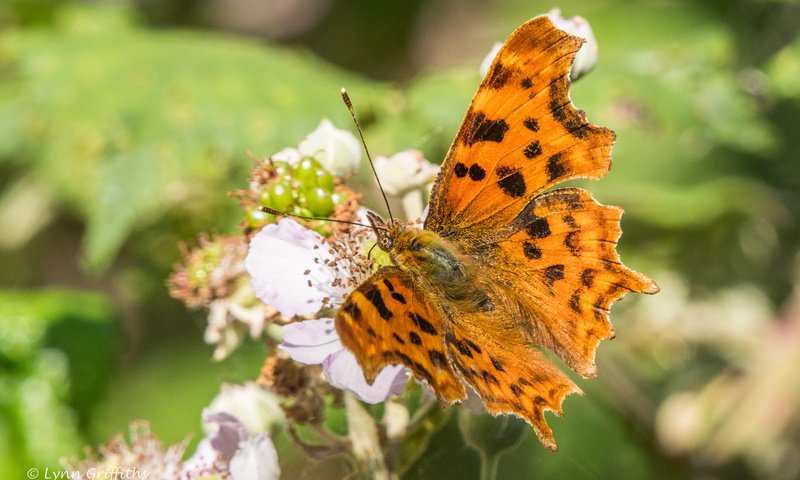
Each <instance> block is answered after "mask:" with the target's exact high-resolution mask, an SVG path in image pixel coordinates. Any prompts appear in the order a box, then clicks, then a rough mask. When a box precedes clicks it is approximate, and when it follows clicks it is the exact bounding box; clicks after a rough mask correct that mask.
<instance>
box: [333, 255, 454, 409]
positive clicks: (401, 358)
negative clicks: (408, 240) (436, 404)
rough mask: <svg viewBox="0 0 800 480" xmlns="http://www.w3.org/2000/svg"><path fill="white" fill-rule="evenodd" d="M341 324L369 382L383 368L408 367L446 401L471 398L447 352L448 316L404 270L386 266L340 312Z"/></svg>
mask: <svg viewBox="0 0 800 480" xmlns="http://www.w3.org/2000/svg"><path fill="white" fill-rule="evenodd" d="M335 323H336V330H337V332H338V333H339V338H340V339H341V341H342V344H343V345H344V346H345V347H346V348H347V349H348V350H350V351H351V352H353V354H354V355H355V356H356V360H357V361H358V364H359V365H361V368H362V369H363V370H364V376H365V377H366V380H367V382H368V383H369V384H372V382H374V381H375V377H377V375H378V373H379V372H380V371H381V370H382V369H383V367H385V366H387V365H397V364H403V365H405V366H406V367H408V369H409V370H411V372H412V373H413V374H414V376H415V377H416V378H417V379H418V380H420V381H424V382H426V383H428V384H429V385H430V386H431V388H432V389H433V391H434V392H435V393H436V395H437V396H438V397H439V399H440V400H442V401H443V402H447V403H453V402H457V401H461V400H463V399H464V398H466V391H465V390H464V385H463V383H461V380H459V379H458V378H457V377H456V375H455V373H454V372H453V368H452V367H451V365H450V361H449V360H448V358H447V352H446V351H445V348H444V347H445V344H444V332H445V327H444V322H443V317H442V313H441V312H440V311H439V310H438V309H436V308H435V307H434V306H433V304H432V302H430V301H429V300H428V299H427V297H426V296H425V295H424V293H423V292H421V291H419V289H418V288H416V287H415V286H414V284H413V283H412V282H411V279H410V277H408V275H407V274H406V273H404V272H403V271H402V270H400V269H399V268H397V267H383V268H381V269H380V270H378V271H377V272H375V273H374V274H373V275H372V276H371V277H369V278H368V279H367V280H366V281H365V282H364V283H362V284H361V285H359V287H358V288H357V289H356V290H354V291H353V292H352V293H351V294H350V295H349V296H348V297H347V299H345V301H344V303H343V304H342V306H341V307H340V308H339V310H338V311H337V312H336V319H335Z"/></svg>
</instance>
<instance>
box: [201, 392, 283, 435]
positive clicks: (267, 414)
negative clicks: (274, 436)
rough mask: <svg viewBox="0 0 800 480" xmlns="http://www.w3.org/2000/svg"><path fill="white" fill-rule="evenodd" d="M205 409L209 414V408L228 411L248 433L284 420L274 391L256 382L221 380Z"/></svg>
mask: <svg viewBox="0 0 800 480" xmlns="http://www.w3.org/2000/svg"><path fill="white" fill-rule="evenodd" d="M206 412H207V413H208V414H209V415H210V414H212V412H213V413H226V414H230V415H232V416H234V417H235V418H236V419H237V421H239V422H240V423H241V424H242V425H244V427H245V428H246V429H247V431H248V432H250V433H260V432H268V431H269V430H270V429H271V428H272V427H273V426H274V425H276V424H280V423H283V421H284V415H283V410H282V409H281V406H280V403H279V401H278V399H277V397H276V396H275V394H273V393H272V392H270V391H269V390H266V389H264V388H262V387H260V386H258V385H257V384H256V383H255V382H247V383H245V384H243V385H236V384H230V383H223V384H222V388H221V389H220V392H219V393H218V394H217V396H216V397H214V400H212V401H211V404H210V405H209V406H208V408H207V409H206ZM239 419H241V420H239Z"/></svg>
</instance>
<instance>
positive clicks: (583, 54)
mask: <svg viewBox="0 0 800 480" xmlns="http://www.w3.org/2000/svg"><path fill="white" fill-rule="evenodd" d="M547 16H548V17H550V21H552V22H553V25H555V26H556V28H558V29H560V30H563V31H565V32H567V33H569V34H570V35H575V36H576V37H581V38H583V39H584V40H586V43H584V44H583V46H582V47H581V49H580V50H578V53H577V55H575V60H574V61H573V62H572V70H571V71H570V77H571V79H572V80H573V81H574V80H577V79H578V78H580V77H582V76H583V75H585V74H587V73H589V71H590V70H591V69H593V68H594V66H595V65H596V64H597V39H595V37H594V32H592V27H591V25H589V22H588V21H587V20H586V19H585V18H583V17H579V16H575V17H572V18H564V17H562V16H561V9H559V8H554V9H552V10H550V11H549V12H547Z"/></svg>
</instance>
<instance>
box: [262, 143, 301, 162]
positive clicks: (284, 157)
mask: <svg viewBox="0 0 800 480" xmlns="http://www.w3.org/2000/svg"><path fill="white" fill-rule="evenodd" d="M269 158H270V160H273V161H277V162H286V163H288V164H289V165H291V166H295V165H297V164H298V163H300V160H301V159H302V158H303V154H302V153H300V151H299V150H297V149H296V148H291V147H287V148H284V149H283V150H281V151H280V152H276V153H273V154H272V155H270V156H269Z"/></svg>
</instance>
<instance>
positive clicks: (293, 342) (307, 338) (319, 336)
mask: <svg viewBox="0 0 800 480" xmlns="http://www.w3.org/2000/svg"><path fill="white" fill-rule="evenodd" d="M278 348H280V349H281V350H283V351H284V352H286V353H288V354H289V356H290V357H292V358H293V359H294V360H296V361H298V362H300V363H305V364H307V365H316V364H320V363H322V362H323V361H324V360H325V359H326V358H328V357H329V356H331V355H333V354H335V353H336V352H338V351H340V350H341V349H342V343H341V342H340V341H339V335H337V333H336V328H335V327H334V324H333V319H332V318H320V319H319V320H305V321H303V322H294V323H290V324H288V325H285V326H284V327H283V343H281V344H280V345H278Z"/></svg>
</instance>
